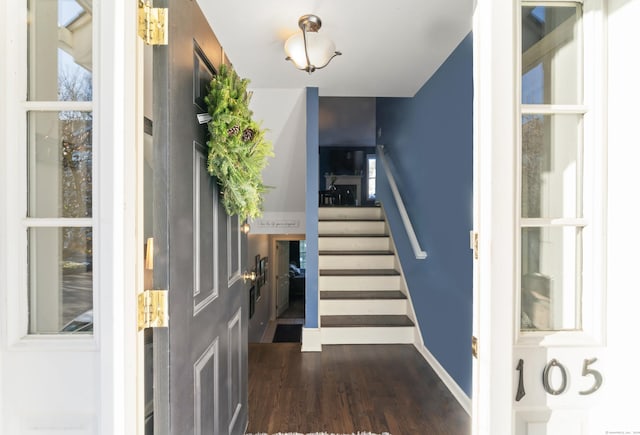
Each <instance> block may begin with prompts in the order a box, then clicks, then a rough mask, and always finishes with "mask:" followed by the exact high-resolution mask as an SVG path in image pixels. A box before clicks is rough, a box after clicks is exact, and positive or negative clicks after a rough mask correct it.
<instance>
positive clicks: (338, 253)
mask: <svg viewBox="0 0 640 435" xmlns="http://www.w3.org/2000/svg"><path fill="white" fill-rule="evenodd" d="M318 255H394V253H393V251H376V250H371V251H368V250H359V251H336V250H332V251H319V252H318Z"/></svg>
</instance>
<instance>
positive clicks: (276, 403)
mask: <svg viewBox="0 0 640 435" xmlns="http://www.w3.org/2000/svg"><path fill="white" fill-rule="evenodd" d="M316 431H326V432H329V433H331V432H334V433H349V434H350V433H352V432H355V433H357V432H358V431H372V432H375V433H381V432H385V431H386V432H390V433H391V434H392V435H427V434H428V435H467V434H469V433H470V417H469V416H468V415H467V414H466V412H465V411H464V410H463V409H462V407H461V406H460V405H459V404H458V402H457V401H456V400H455V399H454V398H453V396H452V395H451V393H450V392H449V391H448V390H447V388H446V387H445V386H444V384H443V383H442V382H441V381H440V379H439V378H438V376H437V375H436V374H435V372H434V371H433V370H432V369H431V367H429V365H428V364H427V363H426V362H425V360H424V359H423V358H422V356H421V355H420V354H419V353H418V352H417V350H416V349H415V348H414V347H413V346H412V345H401V344H400V345H333V346H323V351H322V352H305V353H301V352H300V344H298V343H277V344H258V343H256V344H250V345H249V427H248V430H247V432H248V433H256V432H266V433H269V434H273V433H277V432H302V433H307V432H316Z"/></svg>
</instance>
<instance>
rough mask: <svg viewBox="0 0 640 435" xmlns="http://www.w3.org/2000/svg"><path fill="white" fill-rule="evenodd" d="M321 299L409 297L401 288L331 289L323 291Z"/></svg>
mask: <svg viewBox="0 0 640 435" xmlns="http://www.w3.org/2000/svg"><path fill="white" fill-rule="evenodd" d="M320 299H324V300H331V299H340V300H343V299H407V296H406V295H405V294H404V293H402V292H401V291H399V290H377V291H376V290H331V291H326V290H325V291H321V292H320Z"/></svg>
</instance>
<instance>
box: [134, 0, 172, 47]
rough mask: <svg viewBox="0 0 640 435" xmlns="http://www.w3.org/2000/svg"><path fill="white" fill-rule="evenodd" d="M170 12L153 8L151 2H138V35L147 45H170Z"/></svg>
mask: <svg viewBox="0 0 640 435" xmlns="http://www.w3.org/2000/svg"><path fill="white" fill-rule="evenodd" d="M168 28H169V11H168V9H167V8H154V7H151V3H150V2H149V0H144V1H143V0H138V35H139V36H140V37H141V38H142V40H143V41H144V43H145V44H147V45H167V44H168V43H169V32H168Z"/></svg>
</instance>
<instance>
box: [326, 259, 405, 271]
mask: <svg viewBox="0 0 640 435" xmlns="http://www.w3.org/2000/svg"><path fill="white" fill-rule="evenodd" d="M394 261H395V257H394V256H393V255H321V256H320V257H319V258H318V267H319V269H320V270H323V269H393V268H394Z"/></svg>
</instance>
